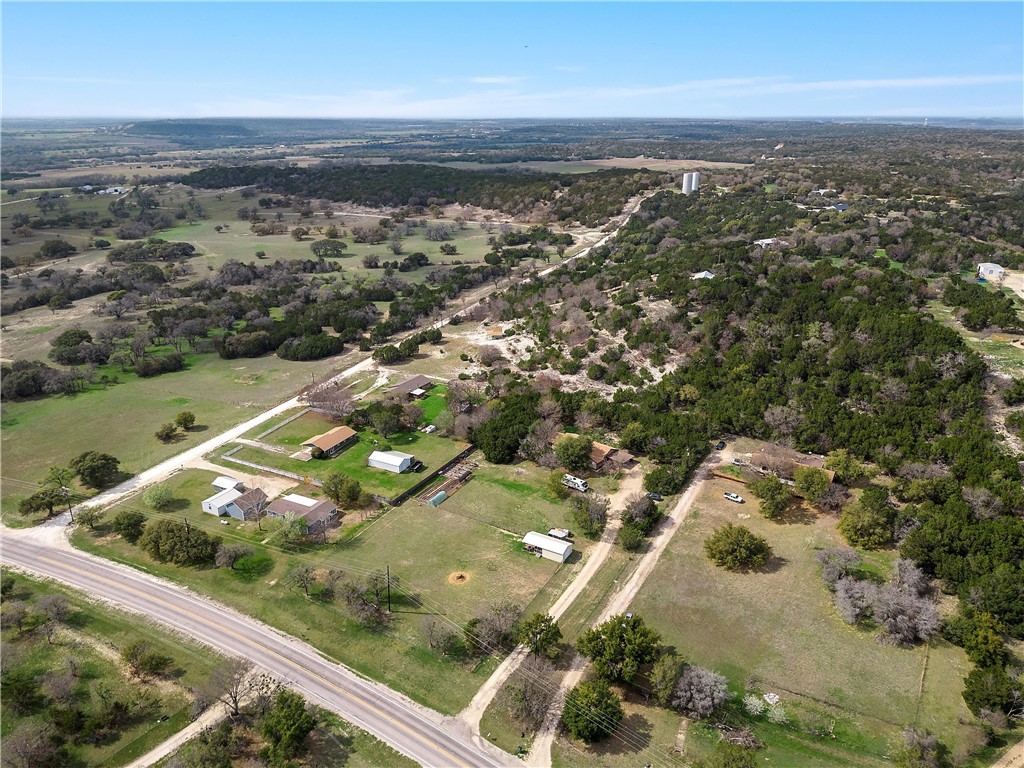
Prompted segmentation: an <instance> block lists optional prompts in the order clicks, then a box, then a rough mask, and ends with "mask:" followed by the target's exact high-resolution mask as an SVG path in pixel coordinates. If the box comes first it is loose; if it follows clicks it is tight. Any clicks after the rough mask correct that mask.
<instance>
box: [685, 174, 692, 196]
mask: <svg viewBox="0 0 1024 768" xmlns="http://www.w3.org/2000/svg"><path fill="white" fill-rule="evenodd" d="M691 192H693V174H692V173H684V174H683V194H684V195H688V194H690V193H691Z"/></svg>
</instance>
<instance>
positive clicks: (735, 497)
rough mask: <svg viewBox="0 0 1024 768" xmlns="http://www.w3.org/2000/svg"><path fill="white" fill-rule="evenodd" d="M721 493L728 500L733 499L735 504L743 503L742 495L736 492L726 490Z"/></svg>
mask: <svg viewBox="0 0 1024 768" xmlns="http://www.w3.org/2000/svg"><path fill="white" fill-rule="evenodd" d="M722 495H723V496H725V498H727V499H728V500H729V501H735V502H736V503H737V504H742V503H743V497H742V496H740V495H739V494H738V493H732V492H730V491H726V492H725V493H723V494H722Z"/></svg>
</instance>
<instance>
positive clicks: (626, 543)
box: [615, 525, 646, 552]
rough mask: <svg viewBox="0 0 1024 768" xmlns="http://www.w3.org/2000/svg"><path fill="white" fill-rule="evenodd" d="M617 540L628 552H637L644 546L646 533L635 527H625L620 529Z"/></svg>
mask: <svg viewBox="0 0 1024 768" xmlns="http://www.w3.org/2000/svg"><path fill="white" fill-rule="evenodd" d="M615 538H616V540H617V541H618V542H619V546H620V547H622V548H623V549H624V550H626V551H627V552H636V551H637V550H638V549H640V547H642V546H643V543H644V539H645V538H646V537H645V536H644V532H643V531H642V530H640V529H639V528H637V527H636V526H635V525H623V526H622V527H621V528H619V532H618V534H617V535H616V537H615Z"/></svg>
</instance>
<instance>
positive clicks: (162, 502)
mask: <svg viewBox="0 0 1024 768" xmlns="http://www.w3.org/2000/svg"><path fill="white" fill-rule="evenodd" d="M142 500H143V501H144V502H146V504H148V505H149V506H151V507H152V508H153V509H156V510H158V511H160V512H164V511H166V510H167V509H170V508H171V507H172V506H173V505H174V493H173V492H172V491H171V489H170V488H168V487H167V486H166V485H154V486H153V487H152V488H150V489H149V490H148V491H146V492H145V493H144V494H142Z"/></svg>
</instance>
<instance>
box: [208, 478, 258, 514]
mask: <svg viewBox="0 0 1024 768" xmlns="http://www.w3.org/2000/svg"><path fill="white" fill-rule="evenodd" d="M211 485H212V486H213V487H214V488H217V493H215V494H213V496H210V497H209V498H207V499H203V501H202V504H201V506H202V508H203V511H204V512H207V513H209V514H211V515H217V516H218V517H233V518H235V519H236V520H256V519H258V518H259V517H260V513H261V512H262V511H263V509H264V508H265V507H266V501H267V494H265V493H264V492H263V491H262V490H261V489H259V488H246V487H245V484H244V483H242V482H240V481H238V480H235V479H234V478H231V477H226V476H224V475H221V476H220V477H217V478H216V479H215V480H214V481H213V482H212V483H211Z"/></svg>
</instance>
